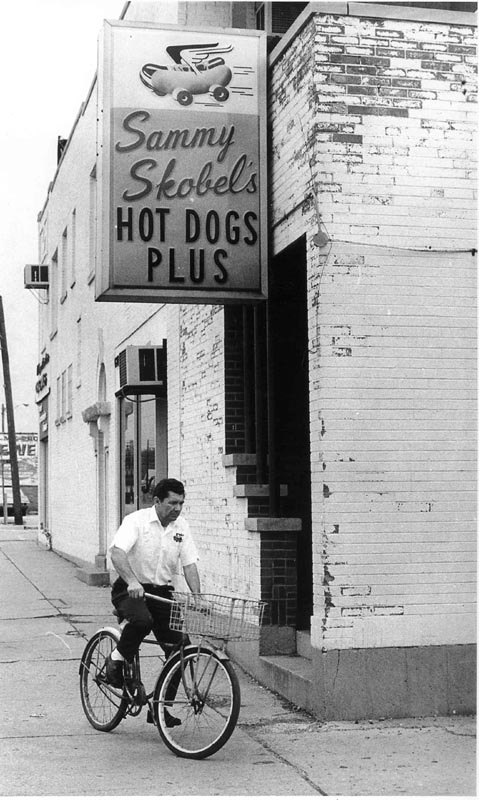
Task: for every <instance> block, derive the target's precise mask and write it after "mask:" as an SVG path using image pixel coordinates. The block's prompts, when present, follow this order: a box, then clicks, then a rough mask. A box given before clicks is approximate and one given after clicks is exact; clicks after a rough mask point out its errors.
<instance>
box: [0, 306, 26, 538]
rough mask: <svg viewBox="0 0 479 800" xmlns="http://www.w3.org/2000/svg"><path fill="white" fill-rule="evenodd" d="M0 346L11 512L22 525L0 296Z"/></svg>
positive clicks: (6, 348)
mask: <svg viewBox="0 0 479 800" xmlns="http://www.w3.org/2000/svg"><path fill="white" fill-rule="evenodd" d="M0 347H1V348H2V366H3V383H4V387H5V405H6V409H7V427H8V449H9V451H10V468H11V473H12V491H13V514H14V517H15V525H23V516H22V501H21V498H20V479H19V476H18V460H17V437H16V434H15V420H14V416H13V399H12V384H11V380H10V362H9V359H8V347H7V331H6V328H5V317H4V314H3V299H2V297H1V296H0Z"/></svg>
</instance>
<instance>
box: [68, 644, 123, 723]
mask: <svg viewBox="0 0 479 800" xmlns="http://www.w3.org/2000/svg"><path fill="white" fill-rule="evenodd" d="M118 641H119V636H118V635H117V634H116V635H115V634H114V632H113V631H106V630H105V631H98V633H95V635H94V636H92V638H91V639H90V641H89V642H88V644H87V646H86V647H85V650H84V651H83V655H82V659H81V662H80V696H81V702H82V706H83V711H84V712H85V715H86V718H87V720H88V722H89V723H90V725H92V726H93V727H94V728H96V729H97V730H99V731H112V730H113V728H116V726H117V725H119V724H120V722H121V721H122V719H123V717H124V716H125V715H126V711H127V708H128V700H127V698H126V697H125V696H124V694H123V691H122V690H121V689H114V688H113V686H110V685H109V684H107V683H106V681H105V659H106V657H107V656H108V655H110V653H111V651H112V650H114V648H115V647H116V645H117V643H118Z"/></svg>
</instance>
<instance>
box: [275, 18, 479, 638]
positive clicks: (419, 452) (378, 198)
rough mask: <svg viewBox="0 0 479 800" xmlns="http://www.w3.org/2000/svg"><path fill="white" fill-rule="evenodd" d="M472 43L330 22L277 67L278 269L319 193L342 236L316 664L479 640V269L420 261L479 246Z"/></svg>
mask: <svg viewBox="0 0 479 800" xmlns="http://www.w3.org/2000/svg"><path fill="white" fill-rule="evenodd" d="M466 38H467V41H468V44H467V47H470V46H471V44H473V43H474V44H475V39H474V38H473V32H472V30H470V29H465V30H463V29H462V28H461V26H455V27H454V28H452V27H449V26H447V25H444V24H435V23H415V22H409V21H398V20H388V21H384V22H382V23H381V22H377V21H375V20H370V19H368V20H366V19H360V18H353V17H351V18H348V17H332V16H331V17H327V16H324V15H321V14H318V15H317V16H316V26H315V25H314V24H311V25H309V26H307V27H306V28H305V29H304V30H303V31H302V32H301V34H300V36H299V37H298V39H297V40H296V41H295V42H294V43H293V44H292V45H291V46H290V48H289V49H288V50H287V51H286V52H285V53H284V55H283V57H280V59H279V60H278V61H277V63H276V64H275V66H274V68H273V93H272V97H271V100H270V105H271V109H272V110H271V120H272V142H273V191H274V197H273V226H274V248H275V252H279V251H280V250H282V249H283V248H284V247H285V246H286V245H287V244H289V243H291V242H292V241H294V240H295V239H296V238H298V237H299V236H300V235H301V234H302V233H303V232H305V231H306V232H307V233H308V234H309V237H311V235H312V233H314V231H315V229H316V228H315V225H316V218H315V214H314V206H313V204H312V203H311V202H310V203H309V204H305V205H304V206H300V207H299V208H298V209H297V210H296V211H295V212H294V213H291V209H292V208H294V206H295V205H297V204H298V203H301V200H302V199H303V198H304V197H305V196H306V195H307V193H308V192H309V191H311V188H312V186H313V181H314V185H315V186H316V188H317V190H318V196H319V206H320V212H321V215H322V221H323V223H324V224H325V225H326V228H327V232H328V233H329V235H330V237H331V239H332V244H331V246H328V247H326V248H324V250H319V249H317V248H315V247H314V245H313V244H312V242H311V238H310V241H309V247H308V269H309V285H310V290H309V298H310V299H309V303H310V309H309V322H310V385H311V405H310V418H311V439H312V441H311V453H312V483H313V550H314V553H313V558H314V617H313V620H312V641H313V644H314V645H315V646H317V647H323V648H326V649H334V648H350V647H379V646H384V647H386V646H401V645H402V646H408V645H409V646H413V645H414V646H416V645H424V644H446V643H451V644H452V643H464V642H470V641H474V636H475V618H474V600H475V585H476V584H475V574H474V573H475V567H476V555H475V542H476V524H475V495H474V490H475V474H476V473H475V435H474V431H475V412H476V404H475V390H476V383H475V368H476V360H475V319H476V302H475V296H476V295H475V284H476V277H475V276H476V258H475V257H473V256H472V255H471V254H470V253H454V254H452V253H451V254H447V253H433V252H415V251H414V250H413V248H416V249H419V250H421V249H424V250H427V249H428V248H431V249H432V250H435V249H439V248H444V249H448V250H460V249H467V248H471V247H474V246H475V244H476V231H475V225H476V208H475V205H474V200H473V198H474V196H475V173H474V161H475V147H474V134H475V128H476V116H475V106H474V103H473V101H474V100H475V97H476V95H475V68H474V64H473V63H472V62H470V61H466V60H465V59H466V58H467V57H469V55H470V54H469V51H468V50H467V49H464V50H462V49H461V48H462V47H463V46H464V47H466V45H465V41H466ZM313 39H314V40H315V41H314V43H313ZM379 39H381V41H380V40H379ZM451 42H452V43H453V44H454V46H456V48H458V51H457V52H454V53H451V52H450V50H449V52H448V47H449V43H451ZM420 51H422V52H420ZM312 53H313V54H314V61H315V65H314V66H313V64H312V59H313V57H312V56H311V54H312ZM301 54H303V55H304V70H303V75H302V78H301V80H298V75H297V71H296V70H295V65H296V64H297V61H298V58H299V57H300V55H301ZM407 54H409V56H408V55H407ZM411 54H412V55H414V54H415V55H416V56H418V55H419V57H418V58H411V57H410V56H411ZM441 54H442V55H441ZM308 55H309V56H310V58H309V62H308ZM446 56H447V59H446ZM368 59H370V60H369V61H368ZM432 62H433V63H432ZM431 64H432V66H431ZM451 64H452V65H453V66H452V67H451V66H450V65H451ZM371 106H375V107H376V108H377V109H379V110H380V113H379V111H378V112H377V113H375V114H371V113H367V112H368V110H371ZM399 114H407V116H399ZM348 136H350V137H351V138H350V139H349V140H348ZM286 215H287V216H286ZM372 245H375V246H372ZM393 247H395V248H398V249H391V248H393ZM404 248H412V249H411V250H407V249H404Z"/></svg>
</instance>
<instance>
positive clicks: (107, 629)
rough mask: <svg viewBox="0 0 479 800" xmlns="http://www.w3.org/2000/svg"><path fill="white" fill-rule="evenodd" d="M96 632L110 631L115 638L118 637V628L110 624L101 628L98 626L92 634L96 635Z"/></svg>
mask: <svg viewBox="0 0 479 800" xmlns="http://www.w3.org/2000/svg"><path fill="white" fill-rule="evenodd" d="M97 633H111V634H112V636H114V637H115V639H119V638H120V631H119V630H118V628H114V627H113V626H112V625H104V626H103V627H102V628H98V630H97V631H95V633H94V636H96V634H97Z"/></svg>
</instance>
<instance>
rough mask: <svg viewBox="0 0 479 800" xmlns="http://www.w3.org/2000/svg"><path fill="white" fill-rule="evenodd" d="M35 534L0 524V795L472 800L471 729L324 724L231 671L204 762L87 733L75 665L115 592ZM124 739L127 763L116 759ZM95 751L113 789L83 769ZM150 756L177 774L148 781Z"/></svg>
mask: <svg viewBox="0 0 479 800" xmlns="http://www.w3.org/2000/svg"><path fill="white" fill-rule="evenodd" d="M34 524H35V520H32V519H31V518H29V517H26V518H25V525H26V527H19V526H18V527H17V526H15V525H13V524H9V525H7V526H5V525H0V587H1V588H0V597H1V612H0V642H1V645H2V650H1V656H0V670H1V673H0V675H1V681H0V693H1V704H2V708H3V710H4V712H5V713H4V720H3V722H1V723H0V736H1V738H2V745H3V747H2V750H3V752H4V756H2V760H3V766H2V767H1V769H0V794H3V795H19V796H25V795H55V794H56V795H98V794H103V795H105V794H108V795H112V796H113V795H158V794H164V795H168V794H169V793H170V792H171V794H177V795H179V794H183V795H199V794H201V795H202V796H211V795H223V796H237V795H250V796H253V795H260V796H266V795H269V796H279V795H283V796H284V795H287V796H303V795H314V794H323V795H332V796H383V797H384V796H396V795H401V796H446V795H448V796H463V797H464V796H471V797H473V796H475V795H476V782H475V765H476V753H475V734H476V724H475V719H474V718H471V717H451V718H430V719H409V720H382V721H377V720H370V721H366V722H365V721H362V722H358V723H353V722H328V723H322V722H321V721H320V720H317V719H315V718H313V717H311V716H310V715H308V714H306V713H304V712H303V711H301V710H300V709H297V708H293V707H292V706H291V705H290V704H289V703H287V701H285V700H283V699H282V698H280V697H278V696H276V695H274V694H272V693H271V692H269V691H268V690H267V689H265V688H263V687H261V686H259V685H258V684H257V683H256V682H255V681H254V680H252V679H251V678H249V676H247V675H246V674H245V673H243V672H242V671H241V670H239V669H238V674H239V678H240V683H241V690H242V710H241V714H240V721H239V726H238V730H237V731H235V733H234V734H233V737H232V739H231V740H230V743H228V744H227V745H226V747H224V748H223V749H222V750H221V751H220V753H219V754H217V756H215V757H213V758H212V759H208V760H207V761H205V762H184V761H182V762H181V763H179V762H178V761H177V760H174V757H173V759H171V754H170V753H169V752H167V751H166V749H165V748H162V746H161V742H160V741H159V739H158V737H157V739H158V741H157V739H155V738H154V736H153V734H154V733H155V731H154V730H153V732H152V731H151V728H152V726H147V725H142V724H140V723H142V722H144V720H143V719H140V720H126V721H125V722H124V723H122V725H121V726H120V729H122V734H121V735H122V736H123V737H124V738H123V739H121V738H120V736H117V737H116V738H115V736H114V735H113V734H98V733H97V732H94V731H92V729H89V726H88V723H86V720H85V719H84V717H83V715H82V712H81V708H79V703H78V696H77V695H78V683H77V682H78V675H77V672H78V668H77V665H78V661H79V658H80V655H81V652H82V650H83V647H84V645H85V641H86V640H87V639H88V638H89V637H90V636H91V635H92V634H93V633H94V631H95V630H96V629H97V628H99V627H100V626H101V625H103V624H110V625H111V624H113V623H114V618H113V616H112V613H111V604H110V590H109V588H108V587H92V586H88V585H87V584H85V583H82V582H81V581H80V580H78V578H77V577H76V568H75V566H74V565H73V564H71V563H70V562H68V561H66V560H65V559H63V558H61V557H59V556H58V555H56V554H55V553H53V552H51V551H48V550H46V549H44V548H43V547H41V546H39V545H38V543H37V535H36V530H35V528H33V527H30V526H33V525H34ZM73 681H74V682H75V683H74V685H73V684H72V682H73ZM130 723H131V727H129V725H130ZM120 729H118V730H120ZM125 741H128V747H129V748H130V749H129V750H128V754H129V756H131V758H130V757H128V758H125V755H126V752H125V751H124V750H122V751H120V753H121V752H122V753H123V755H121V754H118V752H117V749H118V747H119V746H120V745H119V743H121V744H122V747H124V742H125ZM88 747H89V748H92V747H93V750H91V749H90V750H88V749H87V748H88ZM62 748H65V750H63V749H62ZM135 748H138V749H135ZM149 748H151V753H150V750H149ZM103 751H104V752H105V753H106V754H107V756H105V758H106V761H103V760H102V764H103V767H102V769H103V772H105V766H104V764H105V763H107V764H108V763H110V767H109V770H110V771H109V772H108V773H107V774H106V773H105V774H104V776H103V777H104V780H105V781H106V784H107V786H108V791H107V790H105V788H103V789H101V790H99V787H98V784H97V779H98V772H99V767H97V766H95V767H92V764H91V762H92V752H94V753H98V752H103ZM163 751H164V752H163ZM62 753H63V754H64V755H63V760H62V761H61V762H60V759H61V755H62ZM153 753H155V755H154V756H153ZM156 753H158V755H156ZM108 754H109V755H108ZM147 758H149V759H150V761H148V762H146V761H144V759H147ZM152 758H154V759H156V760H160V759H166V762H165V763H167V765H169V767H168V769H169V770H173V772H175V775H176V772H179V773H181V774H180V777H177V778H175V780H173V781H166V782H163V785H162V787H161V788H160V787H159V786H158V784H157V783H151V784H150V783H148V779H147V778H146V777H145V776H144V772H145V768H146V767H145V764H146V763H148V764H150V763H151V759H152ZM65 759H67V762H68V768H67V769H66V767H65V763H66V762H65ZM94 759H95V756H93V761H94ZM121 759H123V764H122V766H119V763H120V762H121ZM142 759H143V760H142ZM60 763H61V766H60ZM42 765H43V766H42ZM171 765H173V766H171ZM178 765H179V766H180V767H181V769H180V770H178ZM208 765H209V766H208ZM65 770H66V771H65ZM119 770H120V774H121V779H120V775H119ZM140 770H141V775H140ZM100 771H101V770H100ZM199 779H201V780H200V782H198V781H199ZM129 781H130V782H129ZM138 781H142V783H140V784H139V783H138ZM104 785H105V784H103V787H104ZM198 787H201V788H200V789H199V788H198Z"/></svg>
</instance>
